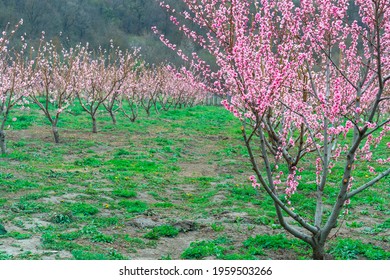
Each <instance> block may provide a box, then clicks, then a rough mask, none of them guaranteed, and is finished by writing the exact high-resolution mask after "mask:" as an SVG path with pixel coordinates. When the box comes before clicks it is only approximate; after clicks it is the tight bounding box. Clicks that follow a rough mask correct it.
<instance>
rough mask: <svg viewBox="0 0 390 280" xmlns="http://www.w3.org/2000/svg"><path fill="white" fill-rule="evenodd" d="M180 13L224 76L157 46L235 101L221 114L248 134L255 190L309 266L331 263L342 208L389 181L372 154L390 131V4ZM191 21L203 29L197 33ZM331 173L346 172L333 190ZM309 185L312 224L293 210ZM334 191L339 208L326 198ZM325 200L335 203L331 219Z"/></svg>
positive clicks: (194, 0)
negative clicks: (329, 249) (359, 173)
mask: <svg viewBox="0 0 390 280" xmlns="http://www.w3.org/2000/svg"><path fill="white" fill-rule="evenodd" d="M183 2H184V3H185V4H186V5H187V8H188V10H186V11H183V12H179V13H177V12H176V11H174V10H173V9H172V8H171V7H170V6H169V5H167V4H165V3H161V6H163V7H164V8H165V9H167V11H168V13H170V14H171V16H170V19H171V21H172V23H173V24H174V25H176V26H178V28H179V29H180V30H181V31H182V32H183V33H184V34H185V35H186V36H187V37H188V38H191V39H193V40H194V41H195V42H197V43H198V44H199V45H200V46H202V47H203V48H204V49H205V50H207V51H208V52H209V53H210V54H211V55H212V56H213V57H214V58H215V62H216V64H217V65H218V70H217V71H214V72H213V71H211V70H210V67H209V66H208V65H207V64H206V63H205V62H204V61H202V60H201V59H200V58H199V57H198V56H197V55H196V54H192V59H190V58H189V57H188V56H186V55H185V54H183V53H182V51H181V50H178V49H177V47H176V46H175V45H173V44H171V43H170V42H169V40H167V39H166V38H165V37H164V35H160V39H161V41H162V42H164V43H165V44H166V45H167V46H168V47H169V48H171V49H173V50H175V51H177V52H178V54H179V55H180V56H182V58H183V59H184V60H186V61H188V62H189V63H191V64H192V66H193V68H195V69H197V70H198V71H199V72H201V73H202V74H203V76H204V78H206V79H207V80H208V81H209V83H210V87H209V90H210V91H213V92H215V93H218V94H221V95H231V96H232V98H231V102H228V101H227V100H225V101H224V102H223V105H224V106H225V107H226V108H227V109H228V110H230V111H231V112H232V113H233V114H234V115H235V116H236V117H237V118H239V119H240V120H241V122H242V134H243V138H244V141H245V145H246V147H247V150H248V153H249V156H250V161H251V163H252V167H253V170H254V172H255V175H254V176H251V177H250V180H251V181H252V184H253V186H254V187H255V188H263V189H264V190H265V191H266V193H267V194H268V195H269V196H270V197H271V198H272V199H273V201H274V206H275V209H276V213H277V216H278V219H279V222H280V224H281V225H282V226H283V228H284V229H285V230H287V231H288V232H289V233H291V234H292V235H293V236H295V237H297V238H299V239H301V240H303V241H305V242H307V243H308V244H310V246H311V247H312V249H313V258H314V259H324V255H325V249H324V246H325V243H326V241H327V239H328V237H329V234H330V232H331V230H332V229H333V228H334V227H335V225H336V222H337V219H338V218H339V216H340V214H342V209H343V207H344V206H345V205H347V204H349V201H350V199H351V198H352V197H354V196H355V195H357V194H359V193H361V192H363V191H364V190H366V189H367V188H369V187H371V186H372V185H374V184H375V183H377V182H378V181H379V180H381V179H383V178H385V177H386V176H388V175H389V174H390V168H389V165H388V163H389V162H390V157H388V155H389V153H388V150H387V152H384V151H377V150H376V147H377V145H378V144H379V143H380V142H381V141H382V140H383V138H384V137H385V136H386V135H388V133H389V130H390V90H389V80H390V2H389V1H387V0H372V1H365V0H355V1H354V2H353V1H349V0H341V1H340V0H337V1H336V0H301V1H289V0H283V1H282V0H258V1H254V0H253V1H251V0H240V1H238V0H183ZM350 5H356V6H358V7H359V9H358V11H359V12H358V13H359V14H358V15H351V13H352V12H353V11H352V10H351V9H349V7H350ZM353 10H355V11H356V9H353ZM353 18H359V21H356V20H352V19H353ZM188 20H189V21H191V22H192V23H195V25H196V26H197V28H196V29H195V28H194V29H190V28H189V27H188V26H190V25H188V24H186V23H187V22H186V21H188ZM154 30H155V32H156V33H159V32H158V31H157V29H156V28H155V29H154ZM389 148H390V144H389V143H387V149H389ZM374 153H376V155H375V157H376V159H377V160H376V161H377V162H378V163H379V164H383V166H382V168H381V169H380V170H381V171H380V172H378V173H376V176H375V177H374V178H372V179H367V181H365V182H363V181H357V180H354V178H353V174H354V172H356V170H357V169H359V170H363V171H366V172H370V171H371V172H375V170H373V168H372V167H371V166H369V162H370V161H372V160H373V159H374V157H373V154H374ZM386 155H387V156H386ZM380 157H382V158H380ZM386 157H388V158H386ZM378 158H379V159H378ZM336 165H338V166H340V165H341V166H343V168H344V169H343V171H342V172H340V173H339V174H336V175H333V174H332V175H333V178H334V177H335V176H336V177H337V178H338V183H337V184H338V185H337V187H336V188H335V187H333V186H332V184H331V183H330V182H329V178H330V174H331V172H332V171H333V173H335V172H336V169H335V168H334V167H335V166H336ZM313 173H315V174H316V176H317V180H316V182H315V183H313V184H312V186H310V187H311V189H312V191H313V196H311V197H312V198H313V201H312V203H313V210H312V211H313V212H312V216H307V215H306V214H305V213H304V211H302V209H300V205H299V201H295V202H294V199H293V198H294V193H295V192H296V191H298V190H299V187H300V184H301V185H304V184H305V182H304V181H302V177H303V175H307V174H313ZM306 184H309V183H307V182H306ZM330 188H332V189H333V190H334V191H337V196H336V197H328V196H327V195H326V192H325V189H330ZM325 198H328V199H333V205H332V206H331V207H330V206H329V205H326V204H325V203H324V200H325Z"/></svg>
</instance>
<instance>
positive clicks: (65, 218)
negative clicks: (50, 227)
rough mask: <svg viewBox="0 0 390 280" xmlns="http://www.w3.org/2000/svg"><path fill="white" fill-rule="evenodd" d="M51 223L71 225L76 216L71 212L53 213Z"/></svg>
mask: <svg viewBox="0 0 390 280" xmlns="http://www.w3.org/2000/svg"><path fill="white" fill-rule="evenodd" d="M50 221H51V222H52V223H55V224H69V223H72V222H73V221H74V216H73V214H72V212H71V211H66V212H63V213H53V214H52V215H51V217H50Z"/></svg>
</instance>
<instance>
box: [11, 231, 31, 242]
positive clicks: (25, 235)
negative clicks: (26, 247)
mask: <svg viewBox="0 0 390 280" xmlns="http://www.w3.org/2000/svg"><path fill="white" fill-rule="evenodd" d="M7 235H8V236H9V237H12V238H14V239H17V240H21V239H29V238H30V237H31V236H32V235H31V234H29V233H20V232H17V231H12V232H9V233H8V234H7Z"/></svg>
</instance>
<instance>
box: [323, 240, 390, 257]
mask: <svg viewBox="0 0 390 280" xmlns="http://www.w3.org/2000/svg"><path fill="white" fill-rule="evenodd" d="M329 252H330V253H331V254H332V255H333V256H334V257H335V258H336V259H338V260H353V259H358V258H361V257H363V258H366V259H369V260H390V252H389V251H386V250H384V249H382V248H380V247H377V246H374V245H372V244H366V243H364V242H362V241H360V240H353V239H350V238H347V239H339V240H337V241H336V242H333V244H332V247H331V249H330V251H329Z"/></svg>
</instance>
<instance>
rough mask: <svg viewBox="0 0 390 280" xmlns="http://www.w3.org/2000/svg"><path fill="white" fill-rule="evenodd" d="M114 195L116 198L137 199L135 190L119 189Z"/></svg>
mask: <svg viewBox="0 0 390 280" xmlns="http://www.w3.org/2000/svg"><path fill="white" fill-rule="evenodd" d="M112 193H113V194H114V195H116V196H119V197H126V198H134V197H137V192H135V191H133V190H129V189H122V188H118V189H115V190H114V191H113V192H112Z"/></svg>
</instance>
